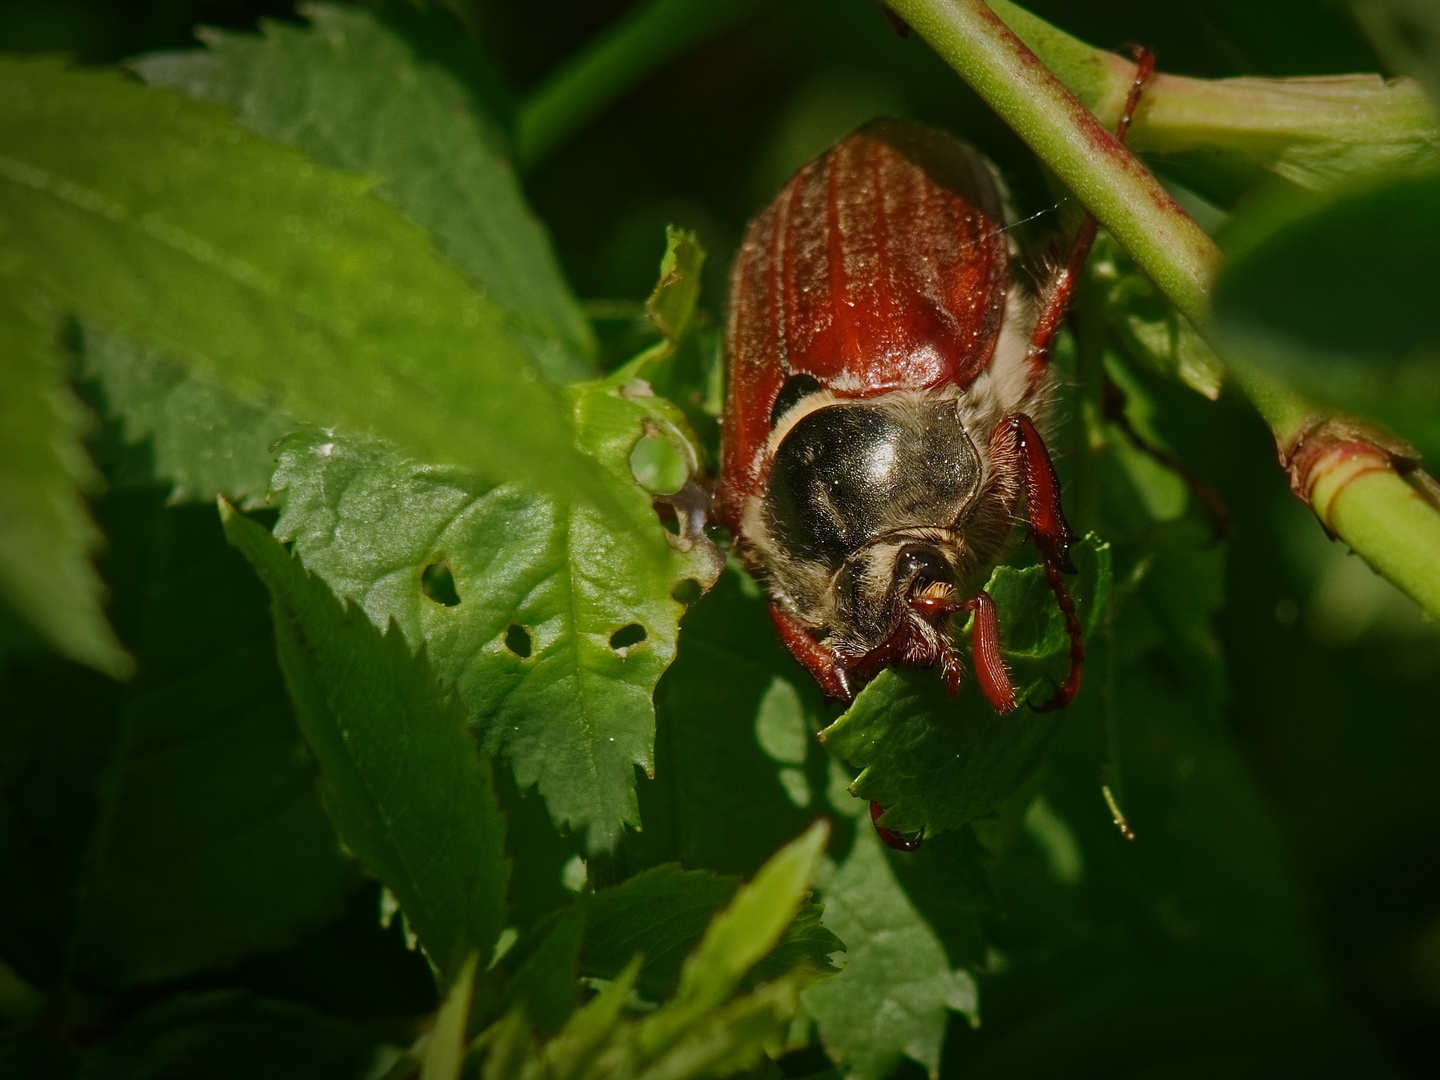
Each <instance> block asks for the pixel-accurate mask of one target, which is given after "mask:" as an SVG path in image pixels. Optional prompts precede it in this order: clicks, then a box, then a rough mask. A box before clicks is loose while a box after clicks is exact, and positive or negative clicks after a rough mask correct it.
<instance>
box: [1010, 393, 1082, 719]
mask: <svg viewBox="0 0 1440 1080" xmlns="http://www.w3.org/2000/svg"><path fill="white" fill-rule="evenodd" d="M1002 432H1003V434H1004V436H1005V439H1004V440H1003V441H1005V442H1008V443H1009V444H1010V447H1011V452H1012V453H1013V454H1014V467H1015V468H1016V469H1017V470H1018V472H1019V476H1020V486H1021V488H1022V489H1023V490H1024V492H1025V508H1026V512H1027V513H1028V514H1029V517H1030V539H1031V540H1033V541H1034V542H1035V546H1036V547H1037V548H1039V549H1040V556H1041V559H1042V560H1043V562H1044V565H1045V580H1046V581H1048V582H1049V583H1050V590H1051V591H1052V592H1053V593H1054V594H1055V601H1056V603H1058V604H1059V605H1060V612H1061V614H1062V615H1064V616H1065V629H1066V631H1067V632H1068V633H1069V635H1070V674H1069V675H1067V676H1066V677H1065V682H1064V684H1063V685H1062V686H1061V687H1060V688H1059V689H1058V690H1057V691H1056V692H1055V696H1054V697H1052V698H1051V699H1050V700H1049V701H1048V702H1046V703H1045V704H1044V705H1042V706H1040V707H1039V708H1038V709H1037V710H1036V711H1037V712H1049V711H1050V710H1052V709H1063V708H1064V707H1065V706H1066V705H1069V704H1070V702H1072V701H1074V700H1075V695H1076V694H1078V693H1079V692H1080V683H1081V680H1082V679H1083V678H1084V675H1085V639H1084V637H1083V636H1082V634H1081V630H1080V618H1079V616H1077V615H1076V614H1075V602H1074V601H1073V600H1071V599H1070V593H1069V592H1068V591H1067V590H1066V588H1065V583H1064V582H1063V581H1061V580H1060V571H1062V570H1063V571H1065V573H1067V574H1073V573H1075V564H1074V563H1072V562H1071V561H1070V545H1071V544H1072V543H1074V542H1075V534H1074V533H1073V532H1072V531H1071V530H1070V523H1069V522H1068V521H1066V520H1065V510H1064V508H1063V507H1062V506H1061V505H1060V478H1059V477H1058V476H1057V475H1056V474H1055V463H1054V462H1053V461H1051V460H1050V452H1049V451H1048V450H1047V449H1046V448H1045V442H1044V440H1043V439H1041V438H1040V433H1039V432H1038V431H1036V430H1035V424H1034V422H1033V421H1031V419H1030V418H1029V417H1028V416H1026V415H1025V414H1024V413H1015V414H1014V415H1013V416H1008V417H1006V418H1005V419H1004V420H1002V421H1000V426H999V428H998V429H997V431H996V434H997V435H1000V434H1002Z"/></svg>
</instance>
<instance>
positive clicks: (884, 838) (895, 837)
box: [870, 799, 923, 851]
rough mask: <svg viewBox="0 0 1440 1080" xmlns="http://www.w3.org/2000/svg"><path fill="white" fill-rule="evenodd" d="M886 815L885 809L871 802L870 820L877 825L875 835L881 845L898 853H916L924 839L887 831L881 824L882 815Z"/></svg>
mask: <svg viewBox="0 0 1440 1080" xmlns="http://www.w3.org/2000/svg"><path fill="white" fill-rule="evenodd" d="M883 813H885V808H884V807H883V806H881V805H880V804H879V803H878V802H876V801H875V800H874V799H871V800H870V820H871V821H872V822H874V824H875V835H876V836H878V837H880V841H881V843H883V844H884V845H885V846H886V847H888V848H894V849H895V850H896V851H914V850H915V849H916V848H918V847H919V846H920V841H921V839H923V838H922V837H919V836H906V835H905V834H904V833H900V832H896V831H895V830H894V829H887V828H886V827H885V826H884V825H881V824H880V815H881V814H883Z"/></svg>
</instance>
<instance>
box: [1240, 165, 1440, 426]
mask: <svg viewBox="0 0 1440 1080" xmlns="http://www.w3.org/2000/svg"><path fill="white" fill-rule="evenodd" d="M1230 247H1231V248H1232V249H1233V253H1232V259H1231V264H1230V266H1229V269H1228V270H1227V272H1226V275H1225V278H1224V280H1223V281H1222V282H1221V285H1220V288H1219V290H1218V292H1217V293H1216V297H1215V304H1216V315H1217V318H1218V319H1219V320H1220V325H1221V327H1222V329H1223V331H1224V333H1225V334H1226V335H1227V337H1228V338H1229V339H1231V340H1233V341H1234V343H1235V345H1234V347H1235V348H1237V349H1239V350H1242V351H1243V352H1244V354H1245V355H1246V356H1248V357H1250V358H1251V359H1252V361H1253V362H1254V363H1256V364H1259V365H1263V366H1264V367H1265V368H1266V369H1267V370H1269V371H1271V372H1273V373H1274V374H1276V375H1278V376H1280V377H1282V378H1284V379H1285V380H1286V381H1287V382H1289V383H1291V384H1293V385H1294V386H1296V387H1297V388H1299V389H1301V390H1303V391H1304V392H1305V393H1306V394H1307V395H1309V396H1310V397H1312V398H1314V399H1315V400H1317V401H1319V402H1321V403H1323V404H1326V405H1331V406H1335V407H1343V408H1347V409H1350V410H1352V411H1359V412H1362V413H1364V414H1365V415H1367V416H1372V417H1375V418H1377V419H1380V420H1383V421H1385V422H1386V423H1387V424H1389V425H1390V426H1391V427H1392V428H1393V429H1394V430H1395V431H1396V432H1398V433H1399V434H1400V435H1402V436H1404V437H1406V438H1408V439H1410V440H1411V441H1412V442H1414V443H1415V444H1416V445H1417V446H1419V447H1420V448H1421V449H1422V450H1423V451H1425V452H1426V453H1427V454H1430V455H1434V454H1435V453H1437V452H1440V419H1437V416H1440V329H1437V325H1436V320H1435V318H1434V315H1433V311H1432V308H1433V305H1434V297H1435V287H1436V284H1437V282H1440V273H1437V271H1436V268H1435V252H1436V250H1437V249H1440V176H1436V175H1433V174H1432V175H1422V176H1418V177H1407V178H1404V179H1399V180H1391V181H1389V182H1387V183H1385V184H1383V185H1380V186H1372V187H1371V188H1370V190H1365V191H1361V192H1358V193H1353V194H1347V195H1343V196H1340V197H1338V198H1335V199H1332V200H1329V201H1328V202H1322V201H1320V200H1316V199H1300V198H1297V197H1292V198H1290V199H1287V200H1280V199H1277V200H1275V205H1273V206H1270V207H1268V208H1266V209H1265V210H1263V211H1259V212H1255V213H1252V214H1250V215H1248V216H1247V217H1246V218H1245V219H1244V222H1243V224H1242V223H1237V224H1236V226H1235V228H1234V230H1233V235H1232V238H1231V244H1230ZM1362 253H1363V254H1362Z"/></svg>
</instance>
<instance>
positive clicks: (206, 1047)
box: [80, 991, 381, 1080]
mask: <svg viewBox="0 0 1440 1080" xmlns="http://www.w3.org/2000/svg"><path fill="white" fill-rule="evenodd" d="M380 1050H381V1047H380V1045H379V1044H378V1043H377V1041H376V1039H375V1037H374V1036H373V1035H371V1034H369V1033H368V1032H366V1031H364V1030H362V1029H361V1028H357V1027H352V1026H351V1025H349V1024H343V1023H340V1022H339V1021H337V1020H331V1019H329V1018H328V1017H324V1016H320V1015H318V1014H316V1013H313V1012H311V1011H310V1010H309V1009H305V1008H302V1007H300V1006H297V1005H291V1004H288V1003H285V1002H279V1001H267V1000H265V999H264V998H257V997H255V996H254V995H251V994H244V993H235V992H233V991H217V992H212V993H208V994H190V995H180V996H178V997H174V998H170V999H169V1000H167V1001H163V1002H161V1003H160V1004H158V1005H153V1006H151V1007H150V1008H148V1009H146V1010H144V1011H143V1012H141V1013H140V1014H139V1015H137V1016H135V1017H133V1018H132V1019H130V1020H128V1021H127V1022H126V1024H125V1026H124V1027H122V1028H121V1029H120V1031H119V1032H118V1033H117V1034H116V1035H115V1037H114V1038H112V1039H110V1040H108V1041H106V1042H105V1043H103V1044H101V1045H100V1046H99V1047H98V1048H96V1049H95V1050H93V1051H92V1052H91V1053H90V1054H88V1055H87V1057H86V1060H85V1064H84V1067H83V1069H82V1071H81V1074H80V1075H81V1077H82V1078H83V1080H192V1078H194V1077H201V1076H208V1077H229V1076H236V1077H238V1076H264V1077H266V1078H267V1080H355V1077H358V1076H364V1075H366V1074H367V1071H369V1070H371V1069H373V1068H374V1065H375V1062H376V1059H377V1057H379V1053H380Z"/></svg>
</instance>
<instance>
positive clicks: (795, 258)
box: [718, 51, 1153, 713]
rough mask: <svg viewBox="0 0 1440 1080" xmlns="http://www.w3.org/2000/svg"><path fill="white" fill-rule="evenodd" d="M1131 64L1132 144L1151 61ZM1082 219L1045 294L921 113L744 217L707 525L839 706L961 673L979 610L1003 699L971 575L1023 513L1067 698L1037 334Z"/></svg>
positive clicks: (999, 205)
mask: <svg viewBox="0 0 1440 1080" xmlns="http://www.w3.org/2000/svg"><path fill="white" fill-rule="evenodd" d="M1137 61H1138V66H1137V73H1136V78H1135V83H1134V85H1133V87H1132V89H1131V92H1130V96H1129V100H1128V102H1127V104H1126V108H1125V110H1124V115H1123V117H1122V119H1121V121H1120V124H1119V127H1118V128H1117V130H1116V135H1117V137H1119V138H1122V139H1123V137H1124V135H1125V133H1126V131H1127V130H1128V128H1129V125H1130V120H1131V117H1132V115H1133V113H1134V109H1135V106H1136V104H1137V103H1138V100H1139V95H1140V92H1141V90H1142V89H1143V87H1144V85H1145V83H1146V81H1147V80H1148V78H1149V75H1150V72H1151V70H1152V68H1153V58H1152V57H1151V56H1150V54H1149V53H1148V52H1144V51H1137ZM1095 230H1096V223H1095V219H1094V218H1093V217H1087V218H1086V219H1085V222H1084V224H1083V225H1082V226H1081V229H1080V231H1079V233H1078V234H1077V236H1076V238H1075V240H1074V241H1073V242H1072V244H1071V248H1070V253H1069V256H1068V258H1067V259H1066V261H1065V263H1064V264H1063V265H1062V266H1061V267H1060V268H1059V270H1058V272H1056V273H1055V274H1054V276H1053V278H1052V280H1051V281H1050V282H1049V284H1048V286H1047V287H1046V288H1045V289H1044V290H1043V292H1042V295H1041V297H1040V298H1039V299H1038V300H1037V299H1036V298H1034V297H1033V296H1032V295H1031V292H1030V290H1029V289H1028V288H1026V287H1025V285H1024V284H1023V283H1021V282H1020V281H1018V280H1017V277H1016V275H1015V273H1014V267H1015V252H1014V250H1013V249H1012V247H1011V241H1010V239H1009V236H1008V233H1007V231H1006V227H1005V210H1004V206H1003V200H1002V197H1001V193H1000V188H999V184H998V181H997V180H996V177H995V173H994V170H993V168H992V167H991V166H990V165H989V164H988V163H987V162H986V161H985V160H984V159H983V158H981V157H980V155H979V154H977V153H976V152H975V151H974V150H973V149H971V148H970V147H969V146H967V145H966V144H964V143H962V142H960V141H959V140H957V139H955V138H953V137H952V136H949V135H947V134H944V133H942V132H940V131H937V130H935V129H932V128H927V127H923V126H920V125H918V124H914V123H909V122H904V121H898V120H877V121H872V122H871V123H869V124H866V125H865V126H864V127H862V128H860V129H859V130H858V131H856V132H854V133H853V134H851V135H849V136H847V137H846V138H845V139H843V140H842V141H841V142H839V143H838V144H837V145H835V146H834V147H832V148H831V149H830V150H828V151H827V152H825V153H824V154H822V155H821V156H820V157H818V158H816V159H815V160H814V161H812V162H810V163H809V164H807V165H805V166H804V167H803V168H801V169H800V171H799V172H798V173H796V174H795V176H794V177H793V178H792V179H791V180H790V181H789V183H788V184H786V185H785V187H784V188H783V189H781V191H780V193H779V194H778V195H777V196H776V197H775V199H774V201H773V202H771V204H770V205H769V206H768V207H767V208H766V209H765V210H763V211H762V212H761V213H760V214H759V215H758V216H757V217H756V218H755V219H754V220H753V221H751V223H750V225H749V228H748V230H747V232H746V235H745V240H744V243H743V245H742V246H741V248H740V252H739V254H738V256H737V257H736V262H735V267H734V270H733V272H732V277H731V296H730V315H729V325H728V329H727V346H728V353H729V369H728V377H729V379H728V390H727V397H726V405H725V413H724V419H723V426H722V442H723V446H722V464H721V478H720V484H719V487H718V509H719V516H720V518H721V520H722V521H723V522H724V523H725V524H726V525H727V526H728V527H729V529H730V530H731V532H732V533H733V534H734V536H735V538H736V547H737V550H738V552H739V554H740V557H741V559H742V560H743V561H744V563H745V564H746V566H747V568H748V569H750V570H751V571H752V572H753V573H755V574H756V575H757V576H758V577H759V578H760V579H761V580H762V581H764V583H765V585H766V587H767V589H768V591H769V594H770V612H771V615H772V617H773V619H774V622H775V626H776V628H777V630H778V631H779V634H780V637H781V640H782V641H783V642H784V643H785V645H786V647H787V648H788V649H789V650H790V652H791V653H792V654H793V655H794V656H795V658H796V659H797V660H798V661H799V662H800V663H801V664H802V665H803V666H804V667H805V668H806V669H807V670H808V671H809V672H810V673H811V674H812V675H813V676H814V677H815V679H816V680H817V681H818V682H819V684H820V686H821V688H822V689H823V690H824V691H825V693H826V694H827V695H828V696H830V697H833V698H837V699H840V700H842V701H849V700H851V699H852V698H853V696H854V693H855V692H856V690H857V689H858V688H859V686H860V685H862V684H863V683H864V682H866V681H868V680H869V679H871V678H873V677H874V676H875V675H876V674H878V673H879V672H880V671H881V670H882V669H884V668H885V667H888V666H891V665H893V664H909V665H916V666H934V665H939V666H940V668H941V669H942V672H943V674H944V677H945V679H946V682H947V683H948V686H949V689H950V693H951V695H952V696H954V695H955V694H956V693H958V691H959V688H960V683H961V679H962V673H963V669H962V667H961V664H960V661H959V659H958V657H957V656H956V652H955V648H954V645H953V644H952V641H951V638H950V624H951V622H952V620H953V618H954V616H956V615H957V614H960V613H963V612H973V614H974V619H973V627H972V655H973V657H974V664H975V672H976V678H977V680H978V682H979V685H980V688H981V690H982V691H983V692H984V694H985V696H986V697H987V698H988V699H989V701H990V703H991V704H992V705H993V706H994V707H995V709H996V710H997V711H999V712H1002V713H1003V712H1008V711H1010V710H1011V709H1013V708H1014V707H1015V704H1016V702H1015V691H1014V689H1013V687H1012V686H1011V683H1010V677H1009V673H1008V672H1007V670H1006V668H1005V663H1004V661H1003V659H1002V658H1001V655H1000V635H999V627H998V622H997V618H996V612H995V605H994V603H993V601H992V600H991V599H990V597H989V596H988V595H987V594H986V593H985V592H984V591H983V589H980V588H979V587H978V583H981V582H983V581H984V579H985V576H986V575H987V574H988V573H989V571H990V570H991V568H992V567H993V566H994V564H995V562H996V561H997V560H998V559H999V558H1000V556H1001V555H1002V553H1003V549H1004V547H1005V543H1006V540H1007V538H1008V537H1009V535H1010V533H1011V531H1012V527H1013V525H1014V523H1015V522H1016V520H1017V518H1018V515H1020V514H1021V513H1022V512H1023V513H1024V514H1026V515H1027V516H1028V520H1029V526H1030V538H1031V540H1032V541H1033V542H1034V544H1035V546H1036V547H1037V548H1038V549H1039V552H1040V555H1041V559H1042V561H1043V565H1044V569H1045V574H1046V577H1047V580H1048V581H1049V583H1050V587H1051V589H1052V590H1053V591H1054V593H1055V597H1056V600H1057V602H1058V603H1059V606H1060V609H1061V611H1062V612H1063V614H1064V616H1065V622H1066V626H1067V628H1068V631H1069V635H1070V671H1069V675H1068V676H1067V677H1066V679H1065V682H1064V683H1063V684H1062V685H1060V686H1059V687H1058V689H1057V690H1056V692H1055V695H1054V696H1053V697H1052V698H1051V700H1050V701H1049V702H1048V703H1047V704H1045V705H1042V706H1041V708H1042V709H1049V708H1061V707H1064V706H1066V705H1068V704H1069V703H1070V702H1071V701H1072V700H1073V699H1074V697H1075V695H1076V694H1077V693H1078V692H1079V689H1080V683H1081V678H1082V674H1083V670H1084V656H1085V651H1084V644H1083V641H1082V637H1081V629H1080V622H1079V619H1078V618H1077V616H1076V613H1075V606H1074V603H1073V602H1072V601H1071V599H1070V596H1069V594H1068V592H1067V590H1066V588H1065V585H1064V583H1063V581H1062V579H1061V576H1060V575H1061V573H1062V572H1064V573H1074V572H1075V571H1074V567H1073V566H1072V565H1071V562H1070V555H1069V548H1070V544H1071V542H1072V540H1073V535H1072V533H1071V530H1070V526H1069V524H1068V523H1067V521H1066V520H1065V514H1064V511H1063V509H1062V507H1061V504H1060V485H1059V481H1058V478H1057V477H1056V474H1055V468H1054V465H1053V463H1052V462H1051V460H1050V455H1049V452H1048V451H1047V449H1046V447H1045V443H1044V441H1043V438H1042V436H1041V429H1042V428H1043V426H1044V423H1045V421H1046V420H1047V419H1048V413H1049V408H1050V404H1051V400H1052V398H1053V394H1054V376H1053V373H1052V372H1051V369H1050V365H1049V351H1050V346H1051V344H1052V342H1053V339H1054V336H1055V333H1056V331H1057V330H1058V328H1059V325H1060V322H1061V320H1062V319H1063V318H1064V315H1065V311H1066V308H1067V306H1068V303H1069V299H1070V294H1071V293H1072V291H1073V290H1074V286H1075V282H1076V279H1077V277H1078V275H1079V272H1080V270H1081V269H1082V267H1083V264H1084V261H1085V258H1086V256H1087V255H1088V253H1089V249H1090V246H1091V243H1092V242H1093V240H1094V237H1095Z"/></svg>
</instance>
